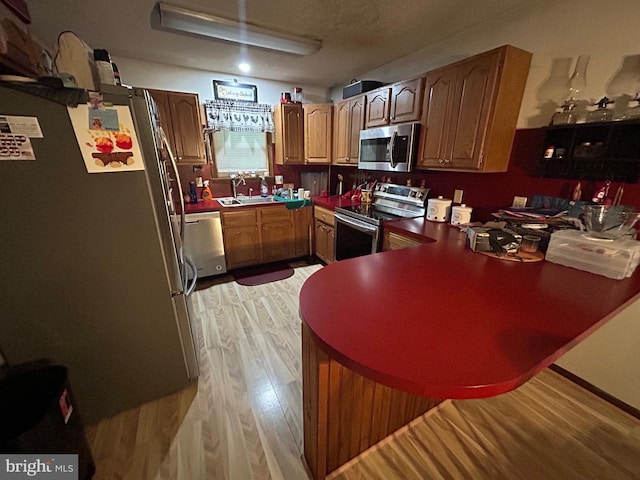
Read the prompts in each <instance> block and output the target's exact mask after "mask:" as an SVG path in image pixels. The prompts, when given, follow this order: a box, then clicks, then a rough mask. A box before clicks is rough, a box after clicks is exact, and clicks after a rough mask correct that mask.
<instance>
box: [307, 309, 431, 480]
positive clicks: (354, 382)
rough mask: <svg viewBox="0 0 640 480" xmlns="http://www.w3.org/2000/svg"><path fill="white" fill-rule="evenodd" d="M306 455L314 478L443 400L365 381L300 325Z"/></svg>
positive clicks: (347, 459) (329, 470) (325, 473)
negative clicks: (335, 357) (327, 351)
mask: <svg viewBox="0 0 640 480" xmlns="http://www.w3.org/2000/svg"><path fill="white" fill-rule="evenodd" d="M302 402H303V411H304V457H305V460H306V462H307V465H308V467H309V469H310V470H311V474H312V475H313V478H314V479H315V480H321V479H324V478H325V477H326V476H327V475H328V474H329V473H331V472H332V471H333V470H335V469H337V468H338V467H340V466H341V465H343V464H345V463H346V462H348V461H349V460H350V459H352V458H354V457H356V456H357V455H359V454H360V453H362V452H363V451H365V450H366V449H367V448H369V447H371V446H373V445H375V444H376V443H378V442H379V441H380V440H382V439H383V438H385V437H387V436H388V435H390V434H391V433H393V432H394V431H396V430H397V429H399V428H400V427H402V426H403V425H406V424H407V423H409V422H410V421H411V420H413V419H414V418H417V417H419V416H420V415H422V414H424V413H425V412H427V411H428V410H430V409H432V408H433V407H435V406H436V405H438V404H439V403H441V402H442V400H438V399H433V398H428V397H421V396H418V395H413V394H410V393H406V392H402V391H400V390H396V389H393V388H390V387H387V386H384V385H382V384H380V383H376V382H374V381H372V380H369V379H367V378H365V377H363V376H362V375H359V374H357V373H355V372H354V371H352V370H350V369H348V368H346V367H344V366H342V365H341V364H340V363H338V362H337V361H335V360H333V359H332V358H331V357H330V356H329V355H328V354H327V353H326V352H325V351H324V350H322V348H321V347H320V346H319V345H318V343H317V342H316V341H315V340H314V338H313V335H312V334H311V332H310V331H309V327H307V326H306V325H305V324H304V322H303V324H302Z"/></svg>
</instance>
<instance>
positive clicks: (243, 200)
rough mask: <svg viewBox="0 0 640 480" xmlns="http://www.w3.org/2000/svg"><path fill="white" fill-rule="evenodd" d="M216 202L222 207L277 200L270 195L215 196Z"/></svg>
mask: <svg viewBox="0 0 640 480" xmlns="http://www.w3.org/2000/svg"><path fill="white" fill-rule="evenodd" d="M216 200H217V201H218V203H219V204H220V205H222V206H223V207H238V206H240V205H264V204H265V203H274V202H277V201H278V200H276V199H275V198H273V196H272V195H269V196H268V197H238V198H233V197H223V198H216Z"/></svg>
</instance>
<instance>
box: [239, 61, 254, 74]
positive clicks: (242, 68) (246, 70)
mask: <svg viewBox="0 0 640 480" xmlns="http://www.w3.org/2000/svg"><path fill="white" fill-rule="evenodd" d="M238 68H239V69H240V71H241V72H242V73H249V72H250V71H251V65H249V64H248V63H247V62H242V63H239V64H238Z"/></svg>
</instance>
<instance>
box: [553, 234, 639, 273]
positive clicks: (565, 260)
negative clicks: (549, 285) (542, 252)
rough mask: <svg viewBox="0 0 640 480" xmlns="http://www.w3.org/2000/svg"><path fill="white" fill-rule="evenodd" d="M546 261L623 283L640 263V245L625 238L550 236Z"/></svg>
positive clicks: (577, 235) (574, 235) (571, 235)
mask: <svg viewBox="0 0 640 480" xmlns="http://www.w3.org/2000/svg"><path fill="white" fill-rule="evenodd" d="M545 258H546V260H547V261H549V262H553V263H559V264H560V265H565V266H567V267H572V268H577V269H578V270H584V271H587V272H591V273H595V274H597V275H603V276H605V277H609V278H615V279H616V280H620V279H623V278H626V277H630V276H631V275H632V274H633V272H634V271H635V269H636V267H637V266H638V263H640V242H639V241H637V240H633V239H631V238H627V237H623V238H619V239H617V240H604V239H598V238H593V237H589V236H588V235H587V234H586V233H584V232H579V231H578V230H560V231H557V232H554V233H553V234H551V240H550V241H549V247H548V248H547V254H546V257H545Z"/></svg>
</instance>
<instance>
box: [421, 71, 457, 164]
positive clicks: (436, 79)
mask: <svg viewBox="0 0 640 480" xmlns="http://www.w3.org/2000/svg"><path fill="white" fill-rule="evenodd" d="M457 72H458V69H457V67H451V68H443V69H440V70H437V71H436V72H435V73H431V74H428V75H427V77H426V80H425V83H426V85H425V93H424V108H423V114H422V149H421V155H420V160H419V166H420V167H438V166H441V165H442V164H443V163H444V159H445V158H447V155H448V150H447V147H448V145H447V141H448V136H449V123H450V122H449V120H450V118H451V110H452V108H453V97H454V90H455V86H456V76H457Z"/></svg>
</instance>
